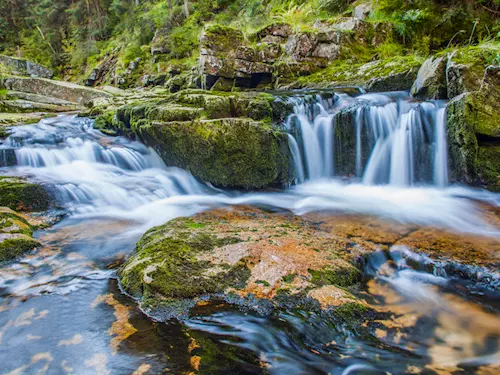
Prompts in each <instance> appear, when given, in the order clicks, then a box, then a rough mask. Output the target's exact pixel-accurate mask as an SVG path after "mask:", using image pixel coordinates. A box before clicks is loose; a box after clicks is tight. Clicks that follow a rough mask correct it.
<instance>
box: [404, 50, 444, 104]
mask: <svg viewBox="0 0 500 375" xmlns="http://www.w3.org/2000/svg"><path fill="white" fill-rule="evenodd" d="M446 63H447V59H446V57H444V56H441V57H436V58H433V57H431V58H428V59H427V60H425V62H424V63H423V64H422V66H421V67H420V69H419V71H418V75H417V79H416V80H415V82H414V83H413V86H412V87H411V90H410V92H411V95H412V96H414V97H417V98H421V99H446V98H447V97H448V92H447V87H446V65H447V64H446Z"/></svg>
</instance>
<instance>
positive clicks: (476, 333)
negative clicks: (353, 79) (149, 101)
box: [0, 94, 500, 375]
mask: <svg viewBox="0 0 500 375" xmlns="http://www.w3.org/2000/svg"><path fill="white" fill-rule="evenodd" d="M288 100H292V101H293V102H294V105H295V112H294V114H293V115H291V116H290V117H289V119H288V120H287V123H286V127H287V128H288V129H289V131H290V138H291V142H290V144H291V152H292V154H293V157H294V161H295V166H296V171H297V184H296V185H294V186H292V187H290V188H288V189H286V190H283V191H279V192H250V193H245V192H238V191H225V190H221V189H217V188H214V187H213V186H210V185H208V184H204V183H202V182H200V181H197V180H196V179H195V178H194V177H193V176H191V175H190V174H189V173H188V172H186V171H184V170H182V169H179V168H174V167H168V166H166V165H165V164H164V163H163V162H162V160H161V159H160V158H159V156H158V155H157V154H156V153H155V152H154V151H153V150H152V149H149V148H147V147H146V146H144V145H143V144H141V143H139V142H134V141H130V140H127V139H125V138H122V137H109V136H106V135H104V134H102V133H101V132H99V131H97V130H94V129H93V127H92V126H93V122H92V120H90V119H87V118H78V117H75V116H68V115H64V116H58V117H56V118H52V119H45V120H42V121H41V122H40V123H38V124H34V125H24V126H19V127H15V128H14V129H13V132H12V134H11V135H10V136H9V137H8V138H7V139H6V140H5V141H4V143H3V146H2V147H4V148H9V149H14V150H15V155H16V160H17V164H16V165H14V166H11V167H4V168H2V169H1V172H2V174H5V175H18V176H26V177H28V178H29V179H30V180H32V181H36V182H39V183H42V184H44V185H45V186H47V188H48V189H50V190H51V191H53V193H54V195H55V196H56V200H57V203H58V206H59V207H60V210H58V211H54V212H52V214H53V215H59V214H64V216H63V219H62V220H61V221H59V222H58V223H57V224H55V225H54V226H52V227H50V228H48V229H44V230H39V231H37V232H36V233H35V237H36V238H37V239H38V240H39V241H40V242H41V243H42V245H43V246H42V247H41V248H40V249H37V250H36V251H34V252H32V253H29V254H27V255H26V256H24V257H22V258H20V259H18V260H16V261H12V262H8V263H3V264H0V374H9V375H14V374H16V375H17V374H163V373H168V374H189V373H191V372H192V371H193V370H192V369H193V350H194V351H196V348H194V349H193V340H195V341H196V342H197V343H198V345H200V346H202V347H203V348H204V349H205V350H207V351H208V352H210V353H211V356H210V358H209V359H208V360H207V361H208V362H207V363H205V367H204V368H205V369H206V370H205V372H204V373H206V374H266V373H269V374H284V373H288V374H338V375H340V374H386V373H392V374H402V373H409V374H415V373H430V374H444V373H457V374H459V373H460V374H467V373H471V374H472V373H478V374H479V373H481V374H488V373H489V374H493V373H495V371H500V316H499V310H500V274H499V273H496V272H495V271H494V270H489V271H486V270H483V269H474V268H473V267H466V266H464V268H460V267H459V265H450V264H446V263H442V264H441V263H438V262H435V261H432V260H431V259H429V258H426V257H425V256H422V255H417V254H414V253H412V252H410V251H409V250H407V249H399V248H396V249H391V251H389V252H385V253H374V254H373V255H371V256H370V257H369V258H368V261H367V262H366V264H365V265H364V270H363V271H364V274H365V275H366V276H365V279H366V283H365V285H364V286H363V290H362V291H361V295H362V296H363V298H364V299H365V300H366V301H367V302H369V303H370V304H371V305H372V306H375V307H376V310H377V311H379V312H381V313H386V315H387V322H384V327H390V328H391V329H388V330H387V331H384V329H383V327H382V326H381V328H380V330H379V331H378V332H377V333H376V334H373V332H368V331H367V330H362V329H360V330H357V329H348V328H347V327H345V326H344V325H341V324H338V322H336V321H334V320H332V319H329V318H327V317H325V316H322V315H321V314H314V313H308V314H306V313H305V312H301V311H295V312H293V313H292V312H289V313H277V314H273V315H270V316H261V315H258V314H256V313H252V312H241V311H239V310H237V309H236V308H234V307H230V306H227V305H226V304H224V303H222V302H221V303H220V304H213V305H210V306H207V307H205V308H198V309H195V310H194V311H193V313H192V315H191V316H190V318H189V319H186V320H184V321H180V322H179V321H168V322H157V321H155V320H154V319H152V318H150V317H148V316H146V315H145V314H144V313H143V312H142V311H141V310H140V309H139V307H138V306H137V304H136V302H135V301H134V300H133V299H132V298H130V297H128V296H126V295H125V294H124V293H122V292H121V291H120V288H119V285H118V281H117V279H116V276H115V269H116V265H117V264H120V263H121V262H123V260H124V259H126V257H127V256H129V255H130V254H131V253H132V252H133V250H134V246H135V243H136V242H137V241H138V239H139V238H140V237H141V236H142V234H144V233H145V232H146V231H147V230H148V229H149V228H151V227H153V226H156V225H160V224H163V223H165V222H166V221H168V220H171V219H173V218H176V217H180V216H189V215H193V214H195V213H197V212H201V211H203V210H207V209H210V208H214V207H224V206H231V205H235V204H249V205H257V206H259V207H266V208H269V209H273V210H290V211H292V212H294V213H296V214H298V215H307V214H309V213H313V212H317V211H322V212H324V211H332V212H345V213H354V214H363V215H373V216H378V217H381V218H384V219H389V220H394V221H396V222H398V223H414V224H419V225H426V226H433V227H435V228H441V229H445V230H451V231H455V232H460V233H468V234H472V235H480V236H487V237H491V238H499V237H500V229H499V228H497V227H495V226H493V225H492V224H490V223H489V222H488V221H487V220H486V219H485V218H484V217H483V213H482V211H481V209H480V203H481V204H483V203H486V204H488V205H490V206H492V207H498V206H500V196H499V195H497V194H494V193H490V192H486V191H483V190H480V189H473V188H469V187H465V186H461V185H449V184H448V176H447V167H446V165H447V160H446V143H445V138H446V135H445V124H444V107H443V104H442V103H439V102H426V103H413V102H411V101H409V100H407V99H406V98H405V97H404V96H401V94H400V95H399V96H394V95H384V94H377V95H372V94H370V95H361V96H358V97H356V98H353V97H349V96H347V95H346V94H338V95H337V94H335V95H334V96H330V97H327V98H325V97H314V96H313V97H312V99H311V97H310V96H307V97H306V96H296V97H293V98H290V99H288ZM353 101H358V102H360V103H364V104H367V106H360V107H359V109H358V110H357V112H356V124H357V127H356V129H355V131H356V138H355V139H356V142H355V147H354V153H353V155H354V156H353V157H354V161H353V162H352V165H353V168H354V170H353V173H352V178H351V179H345V178H340V177H338V176H337V169H336V166H337V165H338V163H339V162H338V161H336V160H339V158H340V156H339V155H340V153H342V152H343V151H342V150H339V149H338V148H336V142H335V139H333V140H328V138H329V137H325V136H324V135H327V134H330V133H331V132H333V131H334V129H335V124H334V123H332V119H333V117H332V114H333V113H335V112H336V111H339V110H341V109H342V108H345V107H346V106H347V105H348V104H352V102H353ZM339 173H340V172H339ZM488 272H490V273H488ZM471 275H474V277H471ZM485 280H486V281H485ZM394 312H397V314H398V318H397V319H396V318H394V317H393V316H391V313H394ZM127 317H128V318H127ZM207 348H208V349H207ZM422 369H424V371H423V372H422ZM443 369H446V371H448V372H443V371H444V370H443ZM450 369H452V370H450ZM488 371H489V372H488ZM496 373H498V372H496Z"/></svg>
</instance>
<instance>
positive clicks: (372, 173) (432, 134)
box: [286, 93, 448, 187]
mask: <svg viewBox="0 0 500 375" xmlns="http://www.w3.org/2000/svg"><path fill="white" fill-rule="evenodd" d="M289 100H290V101H291V102H292V103H293V104H294V114H293V115H291V116H290V117H289V118H288V120H287V124H286V126H287V128H288V129H289V131H290V132H291V133H292V134H293V136H292V137H293V138H294V141H295V142H292V146H291V152H292V155H293V159H294V163H295V170H296V175H297V181H298V182H302V181H304V180H306V179H307V180H315V179H319V178H325V177H333V176H338V175H342V174H344V175H345V174H348V175H352V176H356V177H357V178H359V179H361V181H362V182H363V183H364V184H367V185H377V184H390V185H393V186H400V187H406V186H413V185H415V184H417V183H421V182H427V183H434V184H435V185H437V186H440V187H444V186H446V185H447V183H448V172H447V170H448V160H447V144H446V129H445V128H446V124H445V109H444V107H443V103H441V102H423V103H416V102H413V101H412V100H411V99H410V98H409V97H407V96H406V95H405V94H404V93H390V94H366V95H361V96H358V97H355V98H353V97H350V96H348V95H345V94H342V95H337V94H335V95H333V97H332V98H330V99H328V100H325V99H324V98H322V97H321V96H320V95H317V96H314V97H312V96H309V97H307V96H306V97H291V98H290V99H289ZM346 108H350V110H349V112H350V116H351V117H352V120H347V121H342V122H341V123H337V122H338V114H339V113H340V112H341V111H343V110H345V109H346ZM344 116H349V114H347V115H346V114H344ZM346 138H347V139H348V140H347V141H346ZM349 140H352V143H353V145H352V148H353V149H350V147H351V144H350V143H349ZM344 143H345V145H344ZM336 145H338V146H340V147H337V149H336V147H335V146H336ZM337 160H342V163H344V165H340V166H341V167H342V171H338V170H336V169H337V168H336V167H339V164H338V163H336V161H337ZM346 164H347V165H346ZM349 164H352V167H351V168H350V169H349V168H348V167H349ZM346 168H347V169H348V170H346ZM302 176H304V177H302Z"/></svg>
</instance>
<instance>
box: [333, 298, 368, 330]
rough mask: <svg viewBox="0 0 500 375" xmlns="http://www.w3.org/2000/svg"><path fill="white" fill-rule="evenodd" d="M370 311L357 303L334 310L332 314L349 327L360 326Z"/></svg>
mask: <svg viewBox="0 0 500 375" xmlns="http://www.w3.org/2000/svg"><path fill="white" fill-rule="evenodd" d="M371 312H372V310H371V309H370V308H368V307H367V306H365V305H362V304H360V303H357V302H348V303H344V304H343V305H341V306H339V307H337V308H335V310H333V314H334V315H335V316H337V317H339V318H341V319H342V320H344V321H345V322H346V323H347V324H349V325H350V326H351V327H355V326H358V325H359V324H361V323H362V322H363V321H364V320H365V319H366V318H367V315H368V314H369V313H371Z"/></svg>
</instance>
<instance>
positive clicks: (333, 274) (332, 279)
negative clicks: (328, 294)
mask: <svg viewBox="0 0 500 375" xmlns="http://www.w3.org/2000/svg"><path fill="white" fill-rule="evenodd" d="M309 273H310V274H311V276H312V278H311V282H312V283H313V284H315V285H318V286H324V285H336V286H340V287H348V286H352V285H354V284H356V283H357V282H358V281H360V280H361V273H360V272H359V270H358V269H357V268H356V267H354V266H351V267H350V268H346V267H344V268H340V269H333V268H328V267H327V268H324V269H322V270H309Z"/></svg>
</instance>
